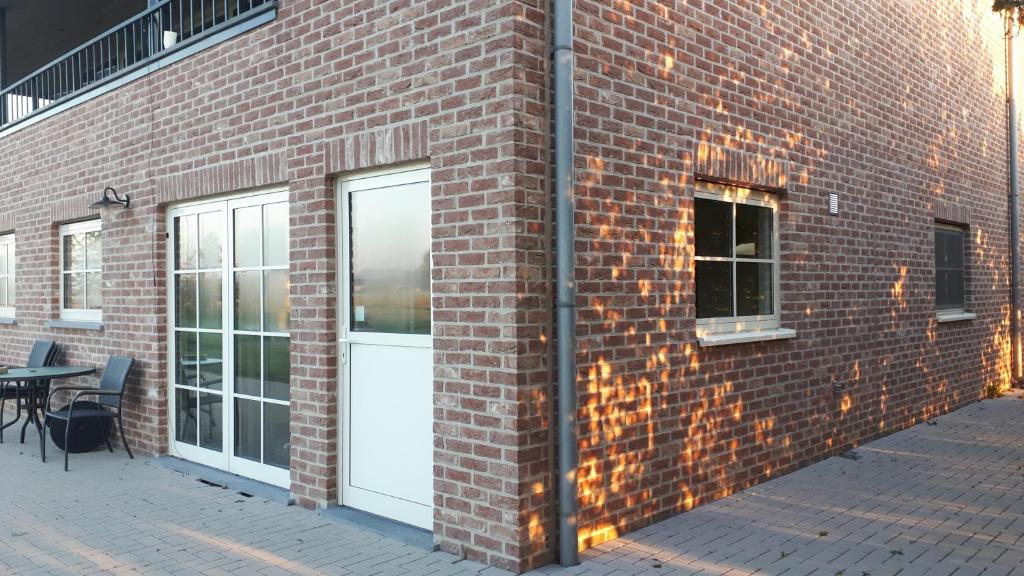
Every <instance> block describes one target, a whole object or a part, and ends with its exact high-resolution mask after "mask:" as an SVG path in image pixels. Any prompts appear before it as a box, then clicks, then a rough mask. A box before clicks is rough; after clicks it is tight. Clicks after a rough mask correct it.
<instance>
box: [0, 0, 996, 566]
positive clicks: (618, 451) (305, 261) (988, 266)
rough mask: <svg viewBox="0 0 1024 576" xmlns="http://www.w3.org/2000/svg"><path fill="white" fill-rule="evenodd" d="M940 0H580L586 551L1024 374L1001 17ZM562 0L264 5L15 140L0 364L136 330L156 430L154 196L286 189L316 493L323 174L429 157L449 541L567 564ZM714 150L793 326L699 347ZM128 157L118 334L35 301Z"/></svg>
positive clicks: (300, 458)
mask: <svg viewBox="0 0 1024 576" xmlns="http://www.w3.org/2000/svg"><path fill="white" fill-rule="evenodd" d="M933 4H934V3H924V2H916V3H911V5H907V4H906V3H904V4H901V5H900V8H903V9H909V8H913V11H908V12H902V11H899V10H898V9H897V7H896V6H895V5H893V4H892V3H887V4H886V3H883V4H878V3H876V4H870V5H863V6H861V5H858V6H853V5H850V6H845V5H844V6H837V7H830V8H828V10H827V11H825V12H822V11H821V10H822V9H821V6H820V3H815V2H810V1H805V0H801V1H798V2H771V3H764V2H762V3H758V4H751V3H745V2H728V1H725V0H717V1H712V0H706V1H701V2H697V3H682V2H675V1H662V2H656V1H644V2H606V1H598V0H577V5H576V8H577V10H576V24H577V34H578V41H577V43H576V48H577V50H578V60H577V64H578V68H577V81H578V84H577V89H576V106H577V113H578V116H577V132H576V136H577V140H578V141H577V144H576V147H577V169H578V170H577V177H578V178H577V179H578V183H579V187H578V190H577V194H578V196H577V198H578V200H577V208H578V210H579V214H578V216H577V238H578V241H577V249H578V252H579V258H578V271H579V305H580V324H579V327H578V335H579V345H580V354H579V358H578V362H579V368H580V380H579V385H580V390H579V391H580V406H581V409H580V418H581V450H582V453H581V456H582V458H581V469H580V472H581V479H580V486H581V504H582V515H581V535H582V542H581V543H582V544H583V545H590V544H593V543H596V542H600V541H602V540H605V539H607V538H610V537H613V536H615V535H617V534H621V533H623V532H625V531H628V530H631V529H634V528H637V527H639V526H641V525H644V524H646V523H649V522H652V521H654V520H656V519H659V518H662V517H664V516H667V515H669V514H672V513H675V512H678V511H683V510H686V509H688V508H690V507H692V506H694V505H697V504H699V503H702V502H706V501H709V500H711V499H713V498H717V497H720V496H723V495H725V494H728V493H730V492H732V491H735V490H737V489H740V488H742V487H745V486H749V485H751V484H754V483H756V482H759V481H762V480H764V479H766V478H770V477H774V476H776V475H778V474H781V473H784V472H786V471H789V470H792V469H793V468H795V467H797V466H800V465H803V464H806V463H809V462H811V461H813V460H815V459H818V458H822V457H825V456H827V455H829V454H832V453H834V452H835V451H837V450H840V449H843V448H844V447H846V446H850V445H856V444H858V443H860V442H863V441H864V440H866V439H869V438H872V437H874V436H877V435H879V434H884V433H887V432H891V431H893V430H896V429H898V428H901V427H904V426H908V425H911V424H913V423H914V422H917V421H920V420H922V419H925V418H928V417H930V416H932V415H934V414H937V413H940V412H942V411H945V410H948V409H951V408H953V407H955V406H957V405H960V404H962V403H964V402H968V401H971V400H973V399H976V398H978V397H979V396H980V395H981V393H982V390H983V388H984V386H985V385H986V384H989V383H996V384H1004V383H1005V382H1006V380H1007V364H1008V349H1007V346H1008V343H1007V316H1008V308H1007V293H1008V289H1007V280H1006V274H1005V270H1006V267H1007V258H1006V250H1005V249H1004V246H1005V245H1006V243H1007V241H1008V238H1007V234H1006V227H1007V225H1006V217H1005V212H1006V209H1005V188H1004V182H1005V176H1006V173H1005V166H1004V164H1005V163H1004V155H1005V143H1004V138H1003V134H1004V122H1003V107H1002V101H1001V97H1002V92H1001V91H1002V76H1001V70H1002V51H1001V44H1000V39H999V37H1000V31H999V30H1000V26H999V23H998V20H997V19H996V18H995V17H994V16H991V15H989V14H988V11H987V10H988V7H987V6H986V5H985V4H984V3H981V2H977V3H973V4H972V3H970V2H966V1H965V2H962V3H958V4H957V5H955V6H954V5H944V6H935V5H933ZM548 5H549V3H548V2H547V1H546V0H513V1H510V2H481V1H479V0H457V1H448V0H446V1H440V0H418V1H417V0H355V1H342V0H330V1H323V2H320V1H318V2H314V1H312V0H282V1H281V2H280V10H279V16H278V19H277V21H275V22H274V23H272V24H269V25H267V26H265V27H262V28H260V29H258V30H255V31H253V32H251V33H248V34H246V35H245V36H243V37H240V38H237V39H234V40H232V41H229V42H227V43H224V44H221V45H218V46H216V47H214V48H212V49H210V50H207V51H205V52H203V53H201V54H198V55H196V56H193V57H191V58H189V59H188V60H186V61H183V62H181V63H178V64H175V65H173V66H171V67H168V68H166V69H164V70H161V71H159V72H157V73H155V74H152V75H150V76H147V77H145V78H143V79H141V80H139V81H137V82H134V83H132V84H131V85H128V86H125V87H122V88H120V89H118V90H116V91H115V92H113V93H110V94H107V95H105V96H102V97H100V98H97V99H95V100H92V101H89V102H87V103H85V104H83V105H81V106H79V107H77V108H75V109H73V110H70V111H66V112H63V113H61V114H59V115H57V116H55V117H53V118H50V119H47V120H45V121H44V122H42V123H40V124H38V125H36V126H33V127H31V128H28V129H26V130H23V131H21V132H18V133H15V134H12V135H8V136H5V137H3V138H0V158H3V162H2V163H0V204H2V205H3V206H4V208H5V209H4V211H3V212H2V213H0V229H2V230H6V229H12V228H14V229H16V231H17V233H18V241H19V242H18V274H19V287H20V291H19V300H18V304H19V308H18V324H17V325H15V326H0V361H7V362H13V361H14V360H16V359H20V358H23V357H24V355H25V354H26V353H27V350H28V346H29V345H30V343H31V340H32V339H34V338H38V337H52V338H55V339H57V340H58V341H60V342H61V344H62V345H63V346H64V349H65V358H64V359H65V361H67V362H72V363H78V362H89V363H97V364H98V363H101V362H102V361H103V359H104V357H105V355H106V354H107V353H111V352H126V353H131V354H133V355H135V356H136V357H138V358H139V361H140V364H139V369H138V371H137V372H136V373H135V374H136V375H135V378H134V379H133V381H132V382H131V385H130V396H129V399H128V416H129V421H130V423H131V424H130V429H129V440H130V442H132V444H133V445H135V446H136V447H138V448H139V449H141V450H143V451H146V452H150V453H157V452H163V451H165V450H166V435H167V429H166V426H167V423H166V411H167V394H166V379H165V373H166V370H167V365H166V359H165V350H166V335H165V334H166V329H167V326H166V322H167V320H166V313H165V306H166V303H165V297H166V295H165V291H164V274H165V270H164V250H165V243H164V232H165V230H164V219H165V212H166V205H167V204H168V203H171V202H175V201H178V200H184V199H190V198H197V197H204V196H210V195H214V194H218V193H225V192H235V191H241V190H245V189H251V188H257V187H260V186H266V185H283V186H287V188H288V190H289V192H290V198H291V204H292V206H291V225H292V249H291V254H292V261H293V263H292V271H291V280H292V294H291V295H292V303H293V320H292V326H291V331H292V338H293V340H292V342H293V344H292V365H293V377H292V398H293V400H292V410H293V422H292V440H293V441H292V446H293V448H292V463H293V473H292V488H291V489H292V493H293V495H294V496H295V498H296V499H297V500H298V501H299V502H300V503H301V504H303V505H307V506H314V505H316V506H322V505H325V504H329V503H331V502H333V501H335V500H336V499H337V497H338V492H339V489H338V485H337V467H338V457H337V456H338V429H339V421H338V418H337V411H336V407H337V399H338V387H337V378H336V370H337V357H336V348H335V340H336V330H337V327H336V321H337V319H336V317H335V316H336V314H335V309H336V306H337V296H336V295H337V286H336V283H337V269H336V265H337V263H336V258H337V253H336V248H335V236H336V234H337V229H336V219H335V209H336V203H335V198H334V182H333V180H334V176H335V175H336V174H339V173H344V172H348V171H351V170H358V169H363V168H371V167H378V166H388V165H394V164H399V163H403V162H408V161H414V160H425V159H429V161H430V164H431V167H432V179H433V189H432V196H433V209H434V214H433V242H434V261H433V266H434V268H433V272H432V273H433V279H434V300H433V305H434V326H435V339H434V348H435V372H434V389H435V396H434V414H435V429H434V432H435V438H434V442H435V452H434V463H435V467H434V474H435V524H434V531H435V541H436V542H437V543H438V544H439V545H440V546H441V547H442V548H443V549H445V550H448V551H451V552H455V553H459V554H464V555H466V556H468V557H470V558H474V559H479V560H482V561H485V562H488V563H491V564H494V565H497V566H501V567H504V568H509V569H513V570H524V569H526V568H529V567H532V566H536V565H538V564H542V563H544V562H546V561H549V560H551V559H553V558H552V556H551V553H550V547H551V541H552V538H553V537H554V535H555V534H554V530H555V527H554V525H553V521H554V519H553V516H552V514H551V510H552V505H553V501H552V496H551V490H552V483H551V479H552V474H553V468H552V465H553V460H552V452H551V449H550V448H551V446H550V443H551V441H552V438H551V434H550V431H551V430H552V429H553V427H554V425H553V422H552V420H551V417H552V412H551V411H552V403H551V402H550V399H549V393H550V384H551V380H552V378H551V369H552V363H551V352H550V338H551V335H552V326H551V291H550V285H549V284H550V273H551V260H550V246H551V238H550V233H551V226H550V218H551V214H550V196H549V192H550V188H549V185H548V183H549V176H550V171H549V163H550V147H549V144H550V117H549V110H548V106H549V102H550V85H549V82H548V71H549V64H548V57H549V48H550V46H549V44H550V41H549V33H548V24H549V22H548V18H549V16H550V15H549V13H548ZM697 175H700V176H701V177H706V178H714V179H724V180H729V181H740V182H746V183H748V184H757V185H759V186H761V187H766V188H770V189H779V190H780V192H779V197H780V200H781V205H782V206H781V243H782V250H783V264H782V269H783V272H782V291H783V293H782V323H783V326H784V327H787V328H793V329H795V330H797V332H798V338H797V339H795V340H789V341H785V342H775V343H760V344H746V345H734V346H728V347H723V348H717V349H701V348H700V347H699V346H698V344H697V341H696V338H695V321H694V308H693V297H692V294H693V279H692V272H691V270H692V245H693V242H692V227H691V222H692V210H691V204H692V203H691V198H692V187H693V183H694V179H695V177H696V176H697ZM107 185H113V186H115V187H117V188H118V189H119V190H121V191H122V192H129V193H131V194H132V196H133V207H132V209H131V210H128V211H119V210H114V211H111V212H108V213H107V214H105V216H104V219H105V220H104V230H105V232H104V238H105V243H106V251H105V262H104V269H105V276H104V281H105V294H104V295H105V298H106V305H105V315H104V321H105V325H106V328H105V330H104V331H103V332H88V331H81V330H51V329H48V328H46V322H47V321H48V320H51V319H54V318H56V317H57V313H58V310H57V307H58V298H57V292H56V287H57V278H56V270H57V236H56V234H57V223H58V222H61V221H66V220H71V219H75V218H80V217H82V216H86V215H89V214H90V212H88V211H87V210H86V209H85V206H86V205H87V204H88V203H90V202H92V201H93V200H94V199H95V197H96V196H97V194H99V192H100V191H101V190H102V189H103V187H104V186H107ZM828 192H837V193H838V194H839V195H840V202H841V204H840V206H841V215H840V216H838V217H831V216H828V215H827V214H826V196H827V193H828ZM936 218H965V219H969V222H968V224H969V225H970V226H971V237H972V254H971V261H972V264H971V266H972V270H971V287H972V294H971V296H970V302H971V304H970V306H971V309H972V311H974V312H976V313H977V314H978V318H977V319H976V320H974V321H971V322H966V323H957V324H945V325H941V326H940V325H938V324H937V323H936V322H935V317H934V309H933V304H932V300H933V297H934V294H933V288H932V284H933V271H932V226H933V223H934V221H935V219H936ZM836 383H839V384H844V385H845V389H842V390H840V391H838V392H837V391H836V389H835V387H834V384H836Z"/></svg>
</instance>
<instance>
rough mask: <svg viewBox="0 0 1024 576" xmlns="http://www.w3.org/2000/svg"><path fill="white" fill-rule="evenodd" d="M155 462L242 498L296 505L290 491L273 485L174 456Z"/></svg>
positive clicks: (158, 458) (161, 457)
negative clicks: (236, 493)
mask: <svg viewBox="0 0 1024 576" xmlns="http://www.w3.org/2000/svg"><path fill="white" fill-rule="evenodd" d="M155 462H156V463H157V464H160V465H161V466H163V467H164V468H168V469H170V470H174V471H175V472H178V473H179V474H184V475H186V476H193V477H195V478H196V479H197V480H199V481H200V482H202V483H204V484H208V485H211V486H219V487H221V488H227V489H229V490H234V491H236V492H238V493H239V494H241V495H242V496H246V497H251V496H258V497H260V498H263V499H264V500H269V501H271V502H277V503H278V504H284V505H285V506H291V505H293V504H295V500H294V499H292V495H291V493H290V492H289V491H288V490H285V489H284V488H281V487H279V486H274V485H273V484H267V483H265V482H260V481H259V480H253V479H252V478H246V477H245V476H239V475H238V474H232V473H231V472H225V471H224V470H219V469H217V468H213V467H211V466H206V465H205V464H199V463H196V462H191V461H189V460H182V459H181V458H175V457H174V456H159V457H157V458H156V459H155Z"/></svg>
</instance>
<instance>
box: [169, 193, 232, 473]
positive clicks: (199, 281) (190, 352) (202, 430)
mask: <svg viewBox="0 0 1024 576" xmlns="http://www.w3.org/2000/svg"><path fill="white" fill-rule="evenodd" d="M172 233H173V236H174V248H173V251H174V253H173V271H172V274H173V282H172V287H171V290H172V292H173V300H172V302H173V313H172V314H171V315H170V316H171V318H172V319H173V323H174V326H173V330H174V338H173V351H174V353H173V367H172V370H173V371H174V380H173V381H174V395H173V401H174V406H175V410H174V418H173V420H172V425H173V427H174V439H175V441H176V442H178V443H179V444H183V445H187V446H194V447H198V448H202V449H204V450H208V451H212V452H215V453H223V451H224V440H223V438H224V414H223V408H222V406H223V402H224V401H223V393H224V390H223V382H224V375H223V374H224V353H223V350H224V333H223V331H222V330H221V326H222V324H223V302H222V300H223V299H222V297H221V294H222V292H223V286H222V285H223V279H222V274H223V272H222V269H221V268H222V266H221V264H220V261H221V259H222V258H223V256H222V252H223V249H224V247H223V244H224V243H223V236H224V218H223V212H222V211H221V210H217V209H213V210H211V211H206V212H195V213H190V214H182V215H180V216H176V217H174V218H173V219H172ZM214 460H216V459H214Z"/></svg>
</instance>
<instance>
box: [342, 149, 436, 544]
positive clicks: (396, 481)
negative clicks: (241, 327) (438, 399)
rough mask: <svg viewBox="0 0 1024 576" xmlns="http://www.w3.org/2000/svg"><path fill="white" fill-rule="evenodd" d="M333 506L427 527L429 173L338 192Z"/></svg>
mask: <svg viewBox="0 0 1024 576" xmlns="http://www.w3.org/2000/svg"><path fill="white" fill-rule="evenodd" d="M338 197H339V199H340V200H341V202H340V208H341V221H342V222H341V224H342V225H341V227H340V228H339V229H340V232H339V236H340V239H339V240H340V242H339V245H340V246H341V247H342V249H341V254H340V259H341V270H342V274H341V277H340V278H341V280H340V284H341V292H342V294H341V304H340V308H341V310H340V312H341V314H340V322H341V326H340V330H339V331H338V333H339V335H340V341H339V352H340V354H341V358H342V360H341V367H340V372H341V374H340V376H341V380H342V387H343V394H342V399H341V402H342V404H341V421H342V425H341V435H342V439H341V440H342V447H343V448H342V463H341V476H342V495H341V500H342V502H341V503H342V504H343V505H345V506H350V507H353V508H359V509H361V510H365V511H367V512H371V513H373V514H377V515H380V516H385V517H388V518H393V519H395V520H398V521H400V522H405V523H407V524H412V525H414V526H419V527H422V528H427V529H430V528H432V527H433V497H434V490H433V450H434V442H433V439H434V435H433V404H434V403H433V350H432V344H433V343H432V337H431V314H430V310H431V308H430V305H431V302H430V171H429V169H420V170H410V171H405V172H400V173H391V174H384V175H376V176H367V177H363V178H358V179H350V180H345V181H343V182H341V183H340V184H339V194H338Z"/></svg>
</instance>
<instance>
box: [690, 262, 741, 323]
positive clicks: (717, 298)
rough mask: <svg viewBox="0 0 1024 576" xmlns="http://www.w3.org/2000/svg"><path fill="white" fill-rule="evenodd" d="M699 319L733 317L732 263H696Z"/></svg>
mask: <svg viewBox="0 0 1024 576" xmlns="http://www.w3.org/2000/svg"><path fill="white" fill-rule="evenodd" d="M695 280H696V284H697V318H722V317H726V316H732V262H706V261H703V260H698V261H697V262H696V278H695Z"/></svg>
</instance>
